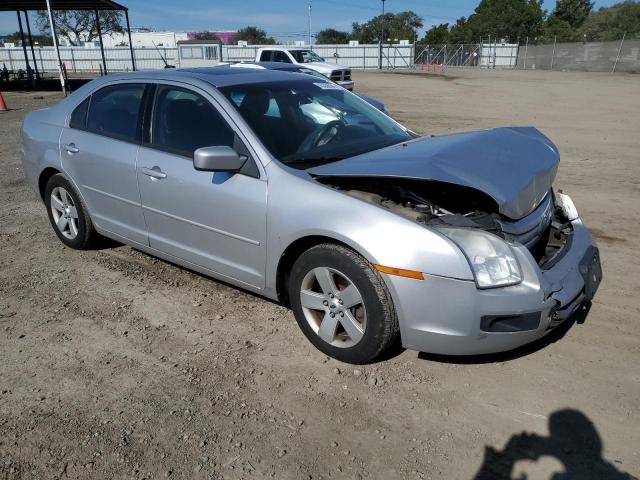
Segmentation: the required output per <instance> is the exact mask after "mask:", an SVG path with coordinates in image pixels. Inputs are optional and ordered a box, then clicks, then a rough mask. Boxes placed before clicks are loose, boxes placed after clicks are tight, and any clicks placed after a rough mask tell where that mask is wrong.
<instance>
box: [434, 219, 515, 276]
mask: <svg viewBox="0 0 640 480" xmlns="http://www.w3.org/2000/svg"><path fill="white" fill-rule="evenodd" d="M438 231H440V232H442V233H443V234H444V235H446V236H447V237H449V238H450V239H451V240H452V241H453V242H454V243H455V244H456V245H458V247H460V250H462V252H463V253H464V254H465V256H466V257H467V261H468V262H469V265H470V266H471V270H472V271H473V275H474V277H475V279H476V285H477V286H478V288H495V287H506V286H509V285H515V284H517V283H520V282H521V281H522V272H521V271H520V265H518V260H517V259H516V256H515V253H514V252H513V250H512V249H511V247H510V246H509V244H508V243H507V242H505V241H504V240H502V239H501V238H499V237H497V236H496V235H493V234H491V233H488V232H485V231H483V230H474V229H462V228H439V229H438Z"/></svg>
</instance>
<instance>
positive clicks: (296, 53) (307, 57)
mask: <svg viewBox="0 0 640 480" xmlns="http://www.w3.org/2000/svg"><path fill="white" fill-rule="evenodd" d="M289 53H290V54H291V55H292V56H293V58H294V59H295V60H296V62H298V63H311V62H324V58H322V57H321V56H320V55H318V54H316V53H315V52H312V51H311V50H289Z"/></svg>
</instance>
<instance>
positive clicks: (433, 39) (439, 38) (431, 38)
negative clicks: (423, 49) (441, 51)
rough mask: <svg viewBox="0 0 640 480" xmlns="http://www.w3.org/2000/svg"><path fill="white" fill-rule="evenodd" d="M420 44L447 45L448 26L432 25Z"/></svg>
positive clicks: (443, 24) (442, 24)
mask: <svg viewBox="0 0 640 480" xmlns="http://www.w3.org/2000/svg"><path fill="white" fill-rule="evenodd" d="M420 43H425V44H427V45H439V44H443V43H449V24H448V23H441V24H440V25H434V26H433V27H431V28H430V29H429V30H427V33H426V34H425V36H424V37H423V38H422V39H421V40H420Z"/></svg>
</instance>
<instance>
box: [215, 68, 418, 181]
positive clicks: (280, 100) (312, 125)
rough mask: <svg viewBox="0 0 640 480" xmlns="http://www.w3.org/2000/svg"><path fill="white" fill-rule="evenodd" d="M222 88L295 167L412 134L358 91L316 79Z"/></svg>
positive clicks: (262, 138) (271, 148)
mask: <svg viewBox="0 0 640 480" xmlns="http://www.w3.org/2000/svg"><path fill="white" fill-rule="evenodd" d="M220 91H221V92H222V93H223V94H224V95H225V96H226V97H227V98H228V99H229V100H230V101H231V103H232V104H233V105H234V106H235V107H236V108H237V109H238V111H239V112H240V114H241V115H242V117H243V118H244V119H245V121H246V122H247V123H248V124H249V126H250V127H251V128H252V129H253V131H254V132H255V134H256V135H257V136H258V138H260V141H261V142H262V143H263V144H264V145H265V147H266V148H268V149H269V151H270V152H271V154H272V155H273V156H274V157H275V158H277V159H278V160H280V161H281V162H283V163H285V164H287V165H289V166H291V167H294V168H310V167H312V166H317V165H322V164H325V163H330V162H334V161H337V160H341V159H343V158H347V157H351V156H354V155H359V154H361V153H366V152H370V151H372V150H377V149H380V148H383V147H387V146H389V145H394V144H396V143H400V142H403V141H406V140H409V139H411V138H412V137H411V135H410V134H409V133H408V131H407V130H405V129H404V128H403V127H402V126H400V125H399V124H397V123H396V122H395V121H393V120H392V119H390V118H389V117H387V116H386V115H384V114H382V113H381V112H379V111H378V110H376V109H375V108H373V107H372V106H371V105H369V104H368V103H366V102H365V101H363V100H362V99H360V98H359V97H358V96H356V95H354V94H352V93H351V92H349V91H347V90H345V89H344V88H342V87H340V86H338V85H336V84H334V83H329V82H326V81H319V80H317V79H314V78H309V80H294V81H286V82H274V83H258V84H248V85H235V86H230V87H224V88H220Z"/></svg>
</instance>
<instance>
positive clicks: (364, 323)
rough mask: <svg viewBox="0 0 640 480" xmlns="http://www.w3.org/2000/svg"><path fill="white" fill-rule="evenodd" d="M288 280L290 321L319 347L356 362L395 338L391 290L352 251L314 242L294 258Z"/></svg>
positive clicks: (382, 349) (366, 360)
mask: <svg viewBox="0 0 640 480" xmlns="http://www.w3.org/2000/svg"><path fill="white" fill-rule="evenodd" d="M289 279H290V280H289V299H290V303H291V307H292V309H293V313H294V315H295V318H296V321H297V322H298V325H299V326H300V329H301V330H302V332H303V333H304V335H305V336H306V337H307V339H308V340H309V341H310V342H311V343H312V344H313V345H314V346H315V347H316V348H317V349H318V350H320V351H321V352H323V353H325V354H327V355H329V356H330V357H333V358H335V359H337V360H340V361H342V362H346V363H353V364H362V363H369V362H371V361H373V360H375V359H376V358H378V357H379V356H381V355H382V354H383V353H384V352H385V351H387V350H388V349H390V348H391V347H392V346H394V345H396V344H397V343H398V340H399V328H398V318H397V316H396V311H395V308H394V306H393V301H392V299H391V295H390V294H389V291H388V290H387V287H386V285H385V284H384V281H383V280H382V278H381V276H380V274H379V273H378V272H377V271H376V270H375V269H374V268H373V266H372V265H371V264H370V263H369V262H368V261H367V260H365V259H364V258H363V257H362V256H360V255H359V254H357V253H356V252H354V251H353V250H350V249H349V248H346V247H344V246H341V245H336V244H331V243H325V244H320V245H316V246H314V247H312V248H310V249H309V250H307V251H306V252H304V253H303V254H302V255H301V256H300V257H299V258H298V259H297V260H296V261H295V263H294V264H293V268H292V270H291V275H290V277H289Z"/></svg>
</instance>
